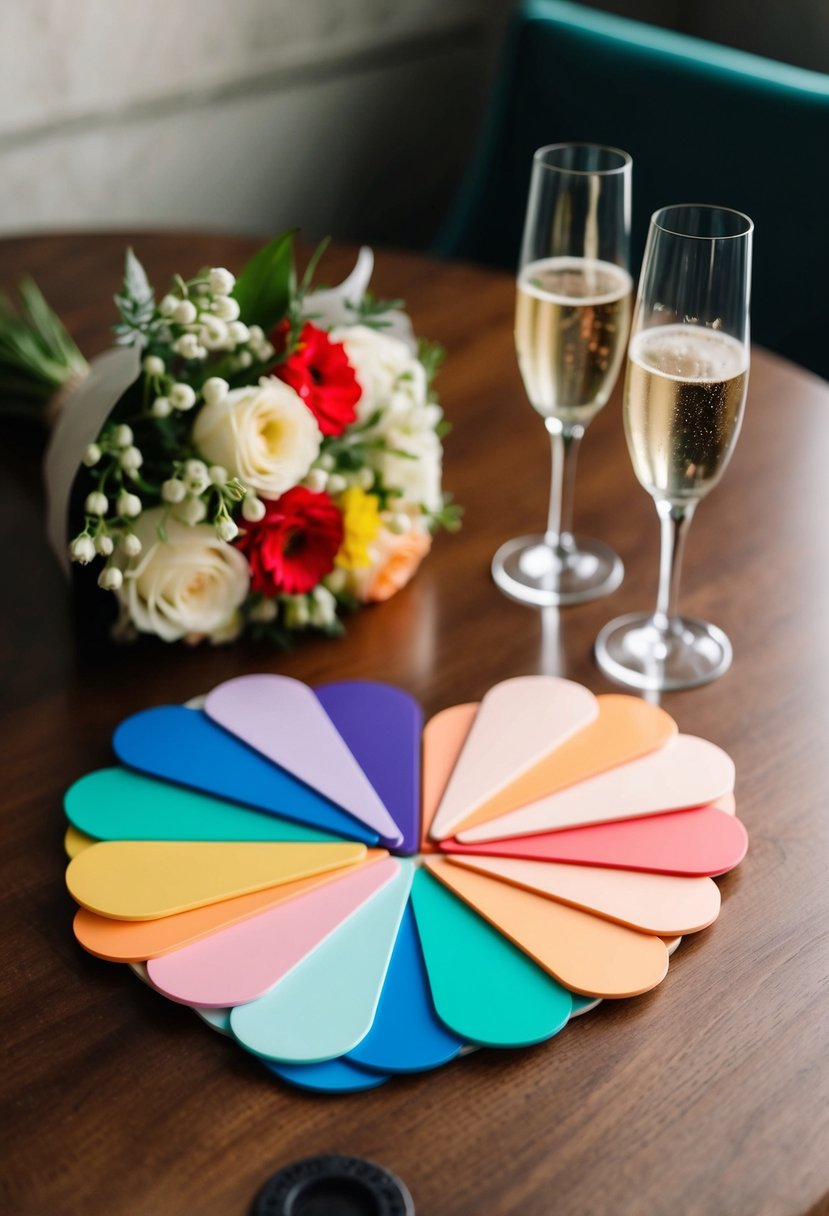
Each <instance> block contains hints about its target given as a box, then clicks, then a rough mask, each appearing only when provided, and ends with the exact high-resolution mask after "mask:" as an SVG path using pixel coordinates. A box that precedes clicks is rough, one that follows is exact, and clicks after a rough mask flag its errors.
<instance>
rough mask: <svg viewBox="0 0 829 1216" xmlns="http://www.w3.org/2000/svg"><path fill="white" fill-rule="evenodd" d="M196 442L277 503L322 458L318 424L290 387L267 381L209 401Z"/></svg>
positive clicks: (213, 461)
mask: <svg viewBox="0 0 829 1216" xmlns="http://www.w3.org/2000/svg"><path fill="white" fill-rule="evenodd" d="M193 441H194V443H195V444H196V446H197V447H198V449H199V450H200V452H201V453H202V455H203V456H205V457H206V458H207V460H208V461H209V463H210V464H220V465H222V466H223V468H226V469H227V470H228V472H229V473H231V474H232V476H234V477H238V478H239V479H240V481H242V482H243V483H244V484H245V485H246V486H248V487H249V488H250V489H251V490H255V491H256V493H257V494H258V495H259V496H260V497H261V498H279V496H280V494H284V493H285V491H286V490H290V489H291V488H292V487H293V486H295V485H297V484H298V483H299V482H300V481H302V479H303V477H304V476H305V474H306V473H307V472H308V470H309V469H310V467H311V465H312V464H313V463H314V461H315V460H316V458H317V456H318V455H319V450H320V444H321V442H322V435H321V434H320V430H319V427H318V426H317V423H316V419H315V418H314V415H313V414H312V413H311V411H310V410H309V409H308V408H307V406H305V405H304V404H303V402H302V399H301V398H300V397H299V396H298V394H297V393H295V392H294V390H293V389H292V388H290V387H289V386H288V385H287V384H283V383H282V381H281V380H277V379H275V378H274V377H268V378H265V379H263V380H261V381H260V383H259V384H256V385H252V386H251V387H250V388H237V389H233V391H232V392H229V393H226V394H225V395H224V396H223V397H221V398H219V399H218V400H213V401H208V402H207V404H206V405H205V406H204V408H203V409H202V410H201V411H200V412H199V415H198V417H197V418H196V423H195V426H194V427H193Z"/></svg>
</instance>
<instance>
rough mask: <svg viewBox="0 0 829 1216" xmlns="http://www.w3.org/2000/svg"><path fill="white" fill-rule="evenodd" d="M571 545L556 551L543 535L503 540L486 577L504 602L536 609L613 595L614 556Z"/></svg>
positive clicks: (616, 580)
mask: <svg viewBox="0 0 829 1216" xmlns="http://www.w3.org/2000/svg"><path fill="white" fill-rule="evenodd" d="M571 545H572V547H570V548H568V549H566V550H560V551H559V550H556V549H554V548H553V546H552V545H550V544H548V543H547V541H546V539H545V537H543V536H518V537H516V538H515V539H514V540H508V541H507V542H506V544H503V545H501V548H500V549H499V550H498V552H497V553H496V554H495V556H494V558H493V559H492V577H493V579H494V580H495V583H496V585H497V586H498V587H500V589H501V591H503V592H504V594H505V595H508V596H509V597H510V599H513V600H517V601H518V602H519V603H520V604H532V605H533V606H534V607H536V608H552V607H555V606H556V605H562V606H563V605H566V604H584V603H586V601H587V600H595V599H598V598H599V596H602V595H609V594H610V592H611V591H615V590H616V588H617V587H618V586H619V584H620V583H621V581H622V578H623V576H624V573H625V568H624V566H623V565H622V559H621V558H620V557H619V556H618V554H616V553H614V552H613V550H612V549H611V548H610V547H609V546H608V545H603V544H602V542H601V541H598V540H585V539H583V538H582V537H578V536H574V537H572V538H571Z"/></svg>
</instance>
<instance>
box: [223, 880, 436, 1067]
mask: <svg viewBox="0 0 829 1216" xmlns="http://www.w3.org/2000/svg"><path fill="white" fill-rule="evenodd" d="M396 864H397V865H398V866H399V867H400V873H399V874H398V875H397V876H396V877H395V878H393V879H392V880H391V882H389V883H387V884H386V886H385V887H384V888H383V890H382V891H380V892H379V893H378V894H377V895H376V896H375V897H374V898H373V899H372V900H371V901H370V902H369V903H367V904H365V905H364V906H363V907H362V908H360V909H359V910H358V911H357V912H356V913H355V914H354V915H353V916H352V917H350V918H349V919H348V920H347V921H346V922H345V923H344V924H342V925H340V927H339V928H338V929H337V930H336V932H334V933H332V935H331V936H330V937H329V938H328V939H327V940H326V941H325V942H323V943H322V945H321V946H319V948H318V949H317V950H315V951H314V952H313V954H311V955H310V956H309V958H307V959H306V960H305V962H304V963H303V964H302V965H301V966H298V967H296V968H295V969H294V971H292V972H291V973H290V974H289V975H287V976H286V977H285V979H283V980H282V981H281V982H280V983H279V984H277V985H276V987H275V988H273V989H271V991H270V992H269V993H268V994H267V995H266V996H264V997H261V998H260V999H259V1000H258V1001H252V1002H251V1003H250V1004H249V1005H240V1006H237V1008H235V1009H234V1010H233V1012H232V1013H231V1015H230V1027H231V1030H232V1031H233V1033H234V1035H235V1036H236V1038H237V1039H238V1040H239V1042H240V1043H242V1045H243V1046H244V1047H247V1049H248V1050H249V1051H252V1052H254V1054H256V1055H262V1056H267V1057H269V1058H270V1059H275V1060H282V1061H286V1062H289V1063H293V1064H314V1063H317V1062H319V1061H320V1060H330V1059H332V1058H333V1057H335V1056H342V1055H346V1054H347V1053H348V1052H349V1051H353V1049H354V1048H355V1047H356V1046H357V1044H358V1043H360V1042H362V1040H363V1039H364V1038H365V1037H366V1035H367V1034H368V1032H369V1030H370V1029H371V1025H372V1023H373V1021H374V1015H375V1012H376V1009H377V1004H378V1001H379V999H380V993H381V991H382V988H383V983H384V981H385V978H386V972H387V970H388V966H389V961H390V959H391V953H392V950H393V948H394V943H395V940H396V938H397V930H398V926H399V924H400V920H401V918H402V916H403V910H404V908H405V906H406V901H407V899H408V897H409V889H410V887H411V882H412V873H413V867H412V863H411V862H410V861H406V860H401V861H398V862H397V863H396Z"/></svg>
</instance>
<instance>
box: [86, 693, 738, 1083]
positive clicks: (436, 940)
mask: <svg viewBox="0 0 829 1216" xmlns="http://www.w3.org/2000/svg"><path fill="white" fill-rule="evenodd" d="M196 704H197V706H198V707H196V706H188V707H185V706H161V707H159V708H157V709H150V710H145V711H143V712H141V713H138V714H135V715H133V716H132V717H130V718H127V719H126V720H125V721H124V722H122V723H121V724H120V725H119V727H118V728H117V730H116V731H115V735H114V739H113V747H114V751H115V754H116V757H117V759H118V761H119V762H120V763H119V765H118V766H116V767H111V768H106V769H102V770H99V771H97V772H93V773H89V774H87V775H86V776H85V777H82V778H81V779H80V780H79V781H77V782H76V783H75V784H74V785H73V786H72V787H71V789H69V791H68V792H67V794H66V798H65V809H66V814H67V818H68V820H69V828H68V831H67V837H66V848H67V853H68V854H69V857H70V862H69V866H68V869H67V885H68V887H69V890H70V892H71V894H72V896H73V898H74V899H75V901H76V902H77V903H78V904H79V909H78V912H77V914H76V917H75V925H74V928H75V934H76V937H77V939H78V941H79V942H80V943H81V945H82V946H83V947H84V948H85V949H86V950H88V951H90V953H92V954H95V955H97V956H98V957H99V958H103V959H108V960H111V961H114V962H123V963H128V964H130V965H131V966H132V967H133V968H134V969H136V970H137V971H138V972H139V974H140V975H141V976H142V978H143V979H145V980H146V982H147V983H149V984H150V985H151V986H152V987H153V988H155V989H156V990H157V991H158V992H159V993H162V994H163V995H165V996H166V997H168V998H169V999H170V1000H173V1001H176V1002H178V1003H180V1004H185V1005H189V1006H191V1007H192V1008H193V1009H194V1010H195V1011H196V1013H198V1014H199V1016H200V1017H201V1018H202V1019H203V1020H204V1021H205V1022H207V1024H208V1025H210V1026H212V1027H213V1028H214V1029H216V1030H219V1031H220V1032H222V1033H223V1034H229V1035H230V1036H232V1037H233V1038H234V1039H235V1040H236V1042H237V1043H238V1044H239V1045H240V1046H241V1047H243V1048H244V1049H245V1050H247V1051H248V1052H250V1053H252V1054H253V1055H255V1056H258V1057H260V1058H261V1059H262V1060H263V1062H264V1063H265V1065H266V1066H267V1067H268V1069H269V1070H270V1071H271V1072H272V1073H273V1074H274V1075H275V1076H278V1077H280V1078H282V1079H283V1080H285V1081H288V1082H290V1083H291V1084H293V1085H297V1086H299V1087H301V1088H305V1089H311V1090H316V1091H318V1092H327V1093H344V1092H356V1091H358V1090H363V1089H372V1088H375V1087H376V1086H377V1085H380V1084H383V1083H384V1082H385V1081H387V1080H389V1079H390V1078H391V1077H393V1076H395V1075H396V1074H402V1073H412V1072H419V1071H423V1070H426V1069H431V1068H436V1067H438V1066H440V1065H442V1064H446V1063H449V1062H450V1061H452V1060H454V1059H455V1058H456V1057H458V1056H460V1055H462V1054H465V1052H466V1051H467V1050H468V1049H470V1048H472V1047H483V1046H486V1047H518V1046H525V1045H527V1044H531V1043H538V1042H541V1041H543V1040H545V1039H549V1038H552V1037H553V1036H554V1035H556V1034H558V1033H559V1032H560V1031H561V1030H562V1029H563V1028H564V1027H565V1026H566V1025H567V1023H568V1021H569V1020H570V1019H571V1018H572V1017H575V1016H576V1015H577V1014H580V1013H583V1012H586V1011H587V1010H589V1009H591V1008H593V1007H594V1006H595V1004H597V1003H598V1002H599V1001H600V1000H603V999H623V998H629V997H635V996H637V995H639V994H641V993H644V992H648V991H650V990H651V989H653V988H655V987H656V986H657V985H658V984H660V983H661V982H662V980H663V979H664V978H665V976H666V974H667V972H668V962H669V955H670V954H671V953H672V951H673V950H674V949H675V947H676V943H677V940H678V939H679V938H680V937H681V936H683V935H685V934H688V933H698V932H700V931H701V930H703V929H705V928H706V927H707V926H708V925H710V924H711V923H712V922H713V921H714V920H715V919H716V917H717V915H718V914H719V911H720V892H719V889H718V887H717V885H716V883H715V882H714V881H713V879H714V877H716V876H718V875H721V874H724V873H725V872H726V871H728V870H730V869H732V868H733V867H734V866H736V865H737V864H739V862H740V861H741V860H742V858H743V856H744V855H745V852H746V849H747V844H748V841H747V835H746V831H745V828H744V827H743V825H742V823H741V822H740V821H739V820H738V819H737V818H736V815H735V813H734V811H735V807H734V799H733V789H734V765H733V763H732V761H731V760H730V758H729V757H728V756H727V755H726V754H725V753H724V752H723V751H722V750H721V749H720V748H718V747H716V746H715V745H714V744H713V743H709V742H707V741H706V740H703V739H699V738H695V737H693V736H688V735H683V734H680V733H679V732H678V730H677V727H676V724H675V723H674V722H673V720H672V719H671V718H670V716H669V715H668V714H666V713H665V711H664V710H662V709H660V708H658V707H656V706H653V705H649V704H647V703H646V702H644V701H641V700H639V699H638V698H636V697H632V696H620V695H609V696H599V697H596V696H594V695H593V694H592V693H591V692H589V691H588V690H587V689H586V688H583V687H581V686H580V685H578V684H574V683H573V682H571V681H568V680H562V679H557V678H554V677H550V676H527V677H520V678H517V679H513V680H507V681H505V682H504V683H502V684H499V685H496V686H495V687H494V688H492V689H491V690H490V691H489V692H488V693H487V695H486V696H485V697H484V698H483V700H482V701H481V703H480V705H470V704H467V705H458V706H453V707H451V708H449V709H446V710H443V711H442V712H441V713H439V714H437V715H436V716H435V717H434V718H432V719H431V721H429V722H428V723H427V724H426V726H425V727H424V726H423V715H422V713H421V710H420V707H419V706H418V705H417V703H416V702H415V701H414V700H413V699H412V698H411V697H410V696H408V694H406V693H405V692H402V691H401V690H400V689H396V688H391V687H390V686H388V685H383V684H376V683H370V682H367V681H346V682H342V683H337V684H329V685H327V686H323V687H320V688H317V689H313V690H312V689H310V688H308V687H307V686H306V685H303V684H301V683H299V682H298V681H296V680H292V679H289V678H288V677H285V676H277V675H257V676H242V677H239V678H237V679H234V680H230V681H228V682H226V683H225V684H222V685H219V687H218V688H215V689H214V690H213V691H212V692H211V693H209V694H208V696H207V697H206V698H205V699H204V700H203V702H199V703H196Z"/></svg>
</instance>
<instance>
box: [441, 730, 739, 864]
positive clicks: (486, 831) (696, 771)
mask: <svg viewBox="0 0 829 1216" xmlns="http://www.w3.org/2000/svg"><path fill="white" fill-rule="evenodd" d="M733 788H734V761H733V760H732V759H731V757H730V756H728V755H726V753H725V752H724V751H723V750H722V748H719V747H717V746H716V744H714V743H709V742H708V740H707V739H698V738H697V737H696V736H695V735H677V737H676V738H675V739H674V740H673V741H672V742H670V743H669V744H668V745H667V746H666V747H663V748H661V749H660V750H659V751H658V752H653V753H651V755H650V756H644V757H643V758H642V759H641V760H632V761H631V762H630V764H623V765H621V766H620V767H619V768H614V769H611V770H610V771H609V772H606V773H601V774H600V775H599V776H598V777H591V778H590V779H589V780H588V781H582V782H581V784H580V785H573V786H570V787H569V788H568V789H566V790H561V791H560V792H559V793H558V794H551V795H550V797H549V798H541V799H539V801H538V802H533V803H530V805H529V806H524V807H521V808H520V809H519V810H517V811H511V812H510V813H509V814H508V815H501V816H500V817H499V818H498V819H492V820H490V822H489V823H484V824H480V825H479V826H478V827H476V828H470V829H469V830H468V831H464V832H459V833H458V839H459V840H462V841H464V842H467V843H470V844H471V843H473V842H477V841H481V840H499V839H503V838H505V837H508V836H530V835H533V834H535V833H538V832H551V831H558V830H559V829H561V828H571V827H582V826H584V825H586V824H595V823H610V822H612V821H614V820H617V819H638V818H642V817H643V816H646V815H663V814H665V813H667V812H670V811H681V810H686V809H688V808H690V807H702V806H706V805H708V804H709V803H711V802H713V801H714V799H715V798H720V797H722V795H723V794H728V793H730V792H731V790H733Z"/></svg>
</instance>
